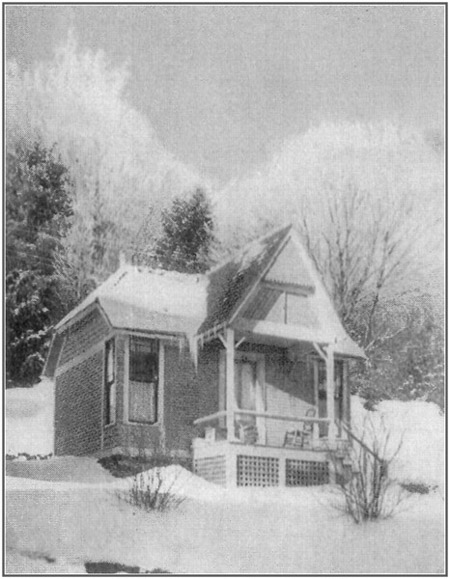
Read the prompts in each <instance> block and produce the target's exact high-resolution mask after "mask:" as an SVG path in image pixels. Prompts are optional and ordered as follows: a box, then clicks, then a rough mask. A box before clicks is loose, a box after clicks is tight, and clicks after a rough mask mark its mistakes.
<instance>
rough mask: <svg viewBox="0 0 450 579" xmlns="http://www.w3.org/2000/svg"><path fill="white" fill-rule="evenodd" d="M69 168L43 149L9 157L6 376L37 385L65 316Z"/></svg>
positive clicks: (24, 149) (20, 149) (22, 150)
mask: <svg viewBox="0 0 450 579" xmlns="http://www.w3.org/2000/svg"><path fill="white" fill-rule="evenodd" d="M70 187H71V185H70V181H69V178H68V172H67V169H66V167H65V166H64V165H63V164H62V163H61V162H60V161H59V160H58V159H56V158H55V157H54V155H53V154H52V152H51V151H49V150H47V149H45V148H44V147H42V146H41V145H40V144H35V145H33V146H32V147H31V148H27V147H18V148H16V149H15V150H13V151H11V150H9V151H8V153H7V155H6V246H7V248H6V370H7V377H8V380H9V381H10V380H11V381H12V380H15V381H22V382H29V383H32V382H33V381H35V380H36V379H37V378H38V376H39V374H40V372H41V370H42V367H43V363H44V355H45V352H46V347H47V342H48V332H49V329H50V327H51V325H52V323H53V322H54V321H55V319H58V317H60V316H61V315H62V314H63V313H64V309H65V305H64V303H63V302H62V300H61V296H60V293H59V289H60V288H59V280H58V276H57V275H56V273H55V259H56V255H57V254H58V253H59V252H60V251H61V242H62V239H63V238H64V236H65V235H66V233H67V230H68V228H69V225H70V217H71V216H72V202H71V196H70Z"/></svg>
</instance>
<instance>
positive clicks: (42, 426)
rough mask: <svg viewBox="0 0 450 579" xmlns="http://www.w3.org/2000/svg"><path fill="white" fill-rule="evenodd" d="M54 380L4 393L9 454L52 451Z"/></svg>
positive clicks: (6, 446) (6, 443)
mask: <svg viewBox="0 0 450 579" xmlns="http://www.w3.org/2000/svg"><path fill="white" fill-rule="evenodd" d="M53 413H54V386H53V382H52V381H50V380H48V379H43V380H42V381H41V382H40V383H39V384H37V385H36V386H34V387H33V388H10V389H8V390H6V392H5V450H6V453H7V454H18V453H20V452H27V453H28V454H31V455H36V454H41V455H47V454H50V453H51V452H53Z"/></svg>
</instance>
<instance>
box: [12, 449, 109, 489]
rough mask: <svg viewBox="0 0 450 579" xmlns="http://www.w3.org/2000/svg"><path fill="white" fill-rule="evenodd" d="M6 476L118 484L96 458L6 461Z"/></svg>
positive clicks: (65, 457) (66, 457)
mask: <svg viewBox="0 0 450 579" xmlns="http://www.w3.org/2000/svg"><path fill="white" fill-rule="evenodd" d="M5 470H6V475H7V476H8V477H20V478H24V479H32V480H39V481H52V482H70V483H89V484H93V483H95V484H98V485H104V484H110V483H115V482H117V480H118V479H116V478H114V477H113V476H112V475H111V474H109V472H108V471H107V470H105V469H104V468H103V467H102V466H101V465H100V464H99V463H98V461H97V459H95V458H88V457H74V456H61V457H55V458H49V459H47V460H39V461H37V460H28V461H23V462H22V461H10V460H8V461H6V468H5Z"/></svg>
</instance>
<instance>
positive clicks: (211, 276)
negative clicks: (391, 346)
mask: <svg viewBox="0 0 450 579" xmlns="http://www.w3.org/2000/svg"><path fill="white" fill-rule="evenodd" d="M291 231H292V226H291V225H289V226H287V227H282V228H279V229H277V230H275V231H272V232H270V233H269V234H267V235H266V236H264V237H263V238H260V239H258V240H256V241H254V242H253V243H251V244H249V245H247V246H246V247H245V248H244V249H243V250H242V251H241V252H240V253H239V254H238V255H236V256H235V257H234V258H232V259H230V260H228V261H226V262H225V263H223V264H221V265H219V266H217V267H215V268H213V269H212V270H210V271H209V272H207V273H206V274H203V275H202V274H182V273H178V272H168V271H163V270H155V269H149V268H145V267H137V266H131V265H128V266H123V267H121V268H120V269H119V270H118V271H117V272H116V273H115V274H114V275H112V276H111V277H110V278H109V279H108V280H107V281H106V282H105V283H104V284H102V285H101V286H100V287H99V288H97V289H96V290H95V291H94V292H92V293H91V294H90V296H88V297H87V298H86V300H84V301H83V302H82V303H81V304H80V305H79V306H78V307H77V308H75V309H74V310H72V311H71V312H70V313H69V314H68V315H67V316H66V317H65V318H64V319H63V320H61V322H59V324H57V326H56V330H60V329H61V328H63V327H64V326H65V325H66V324H67V323H68V322H70V321H71V320H74V319H75V318H77V317H78V316H79V315H80V314H81V313H82V312H83V311H84V310H85V309H86V308H87V307H88V306H89V305H92V304H95V303H98V304H99V305H100V307H101V308H102V310H103V312H104V313H105V315H106V316H107V318H108V320H109V322H110V324H111V326H112V327H114V328H118V329H126V330H135V331H144V332H154V333H163V334H166V335H175V336H184V337H186V338H188V340H189V341H190V343H191V345H192V347H195V344H194V342H195V337H196V336H200V335H202V334H204V333H205V332H208V331H209V330H211V329H213V328H215V327H217V326H220V325H221V324H225V323H229V322H232V321H233V317H234V316H235V315H236V314H237V313H238V311H239V308H240V306H241V305H242V304H243V302H244V301H245V298H246V297H247V296H248V295H249V294H250V292H251V291H252V290H253V288H254V287H255V284H256V283H257V282H258V281H259V280H260V279H262V276H263V275H265V274H266V273H267V271H268V270H269V273H270V272H272V273H273V276H272V277H273V279H274V280H276V281H279V282H282V283H288V282H290V283H293V284H294V285H301V286H305V287H308V288H310V289H311V291H313V292H314V289H316V290H317V291H315V297H314V302H311V304H310V307H315V308H316V309H317V308H319V309H320V312H319V314H320V315H319V317H320V318H321V322H320V325H321V329H322V332H321V335H325V334H324V330H326V332H325V333H326V335H327V336H331V337H330V340H327V341H329V342H333V341H334V342H335V343H336V342H338V343H337V344H336V345H337V348H336V351H337V352H339V353H341V354H343V355H349V356H355V357H361V356H362V357H364V353H363V352H362V350H361V349H360V348H359V347H358V346H357V345H356V344H355V343H354V342H353V341H352V340H351V339H350V338H349V337H348V336H347V334H346V332H345V330H344V328H343V327H342V324H341V323H340V321H339V318H338V316H337V314H336V312H335V311H334V308H333V306H332V304H331V302H330V300H329V298H328V297H327V296H326V294H325V290H324V288H322V289H321V287H319V286H320V284H317V283H314V281H313V279H316V278H317V276H316V275H315V273H314V271H313V269H314V268H313V266H312V264H309V262H307V259H306V257H307V256H306V254H305V252H304V251H303V249H302V248H300V254H299V255H298V261H299V264H300V266H299V268H297V269H298V271H297V270H296V271H295V272H294V273H295V275H294V274H293V273H292V272H291V271H290V269H292V268H291V267H290V265H289V264H292V262H293V261H294V262H295V253H296V252H297V249H296V248H295V247H294V245H292V241H291V243H290V249H289V247H288V245H287V244H289V239H291ZM286 247H287V248H288V252H287V257H285V258H284V261H283V260H282V261H283V263H282V264H281V265H280V267H277V266H276V265H275V266H274V263H275V264H276V263H277V261H276V259H277V256H279V255H283V254H282V253H281V252H284V250H285V248H286ZM297 253H298V252H297ZM301 254H303V257H304V259H303V260H302V259H301ZM269 268H270V269H269ZM317 281H318V280H317ZM294 329H295V328H294ZM314 339H315V340H316V339H318V336H316V337H315V338H314ZM56 346H58V344H55V348H56ZM55 348H52V349H55ZM49 360H50V356H49ZM50 362H51V360H50ZM47 366H48V368H46V374H48V375H51V374H52V371H53V370H52V368H53V366H52V364H51V363H49V364H47Z"/></svg>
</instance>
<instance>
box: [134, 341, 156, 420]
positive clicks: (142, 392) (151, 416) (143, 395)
mask: <svg viewBox="0 0 450 579" xmlns="http://www.w3.org/2000/svg"><path fill="white" fill-rule="evenodd" d="M128 375H129V378H128V383H129V410H128V414H129V416H128V419H129V420H130V422H144V423H148V424H154V423H155V422H157V419H158V418H157V417H158V408H157V405H158V375H159V341H158V340H150V339H147V338H135V337H131V338H130V356H129V374H128Z"/></svg>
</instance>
